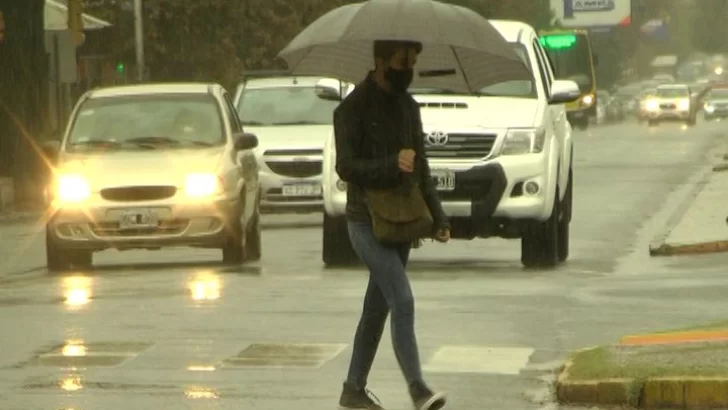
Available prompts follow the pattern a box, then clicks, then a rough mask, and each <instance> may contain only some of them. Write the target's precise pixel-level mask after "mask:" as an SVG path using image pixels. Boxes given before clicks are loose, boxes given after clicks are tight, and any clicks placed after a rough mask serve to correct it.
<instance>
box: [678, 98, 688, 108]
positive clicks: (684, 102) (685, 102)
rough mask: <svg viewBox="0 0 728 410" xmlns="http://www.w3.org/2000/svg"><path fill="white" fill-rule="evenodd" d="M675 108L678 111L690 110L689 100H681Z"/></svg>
mask: <svg viewBox="0 0 728 410" xmlns="http://www.w3.org/2000/svg"><path fill="white" fill-rule="evenodd" d="M677 108H678V109H680V110H689V109H690V100H681V101H680V102H679V103H678V104H677Z"/></svg>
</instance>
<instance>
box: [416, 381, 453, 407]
mask: <svg viewBox="0 0 728 410" xmlns="http://www.w3.org/2000/svg"><path fill="white" fill-rule="evenodd" d="M410 395H411V396H412V401H413V402H414V403H415V409H416V410H440V409H441V408H443V407H445V404H446V403H447V398H446V397H445V393H435V392H433V391H432V390H430V388H429V387H427V386H425V385H424V384H423V383H415V384H413V385H412V386H410Z"/></svg>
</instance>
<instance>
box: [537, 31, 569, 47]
mask: <svg viewBox="0 0 728 410" xmlns="http://www.w3.org/2000/svg"><path fill="white" fill-rule="evenodd" d="M538 41H539V42H540V43H541V45H542V46H543V47H545V48H548V49H552V50H556V49H561V48H571V47H573V46H574V44H576V36H575V35H573V34H555V35H546V36H543V37H541V38H539V39H538Z"/></svg>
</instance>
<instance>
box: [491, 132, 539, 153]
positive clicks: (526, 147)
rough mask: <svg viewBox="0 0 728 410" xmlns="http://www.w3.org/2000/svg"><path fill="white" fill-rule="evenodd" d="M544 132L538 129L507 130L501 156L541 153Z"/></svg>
mask: <svg viewBox="0 0 728 410" xmlns="http://www.w3.org/2000/svg"><path fill="white" fill-rule="evenodd" d="M545 143H546V131H545V130H543V129H539V128H523V129H511V130H508V133H507V134H506V138H505V140H504V141H503V148H501V155H522V154H536V153H539V152H542V151H543V148H544V145H545Z"/></svg>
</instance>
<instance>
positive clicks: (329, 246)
mask: <svg viewBox="0 0 728 410" xmlns="http://www.w3.org/2000/svg"><path fill="white" fill-rule="evenodd" d="M322 232H323V249H322V257H323V261H324V264H325V265H326V266H330V267H333V266H348V265H354V264H356V263H357V262H359V256H358V255H357V254H356V252H355V251H354V248H353V247H352V246H351V240H350V239H349V228H348V227H347V226H346V217H345V216H329V215H328V214H327V213H326V212H324V226H323V230H322Z"/></svg>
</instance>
